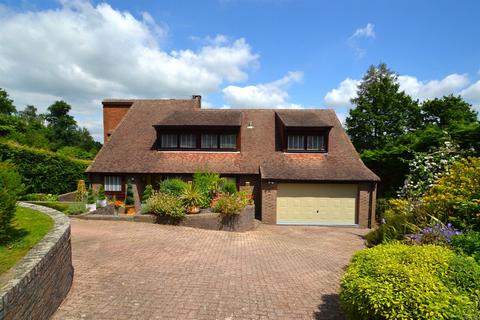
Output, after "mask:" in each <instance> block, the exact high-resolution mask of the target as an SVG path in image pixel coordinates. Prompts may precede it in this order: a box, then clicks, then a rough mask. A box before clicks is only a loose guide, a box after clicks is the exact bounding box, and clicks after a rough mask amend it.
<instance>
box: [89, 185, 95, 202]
mask: <svg viewBox="0 0 480 320" xmlns="http://www.w3.org/2000/svg"><path fill="white" fill-rule="evenodd" d="M87 203H88V204H94V203H95V194H94V193H93V189H92V188H90V189H88V196H87Z"/></svg>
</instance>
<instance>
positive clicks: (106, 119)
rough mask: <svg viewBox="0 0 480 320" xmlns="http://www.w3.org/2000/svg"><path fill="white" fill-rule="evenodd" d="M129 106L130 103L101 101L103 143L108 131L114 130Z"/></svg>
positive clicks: (106, 138)
mask: <svg viewBox="0 0 480 320" xmlns="http://www.w3.org/2000/svg"><path fill="white" fill-rule="evenodd" d="M130 106H131V103H127V104H125V103H113V102H104V103H103V143H105V142H107V140H108V135H109V133H112V132H113V130H115V128H116V127H117V126H118V124H119V123H120V121H121V120H122V118H123V117H124V116H125V114H126V113H127V112H128V109H129V108H130Z"/></svg>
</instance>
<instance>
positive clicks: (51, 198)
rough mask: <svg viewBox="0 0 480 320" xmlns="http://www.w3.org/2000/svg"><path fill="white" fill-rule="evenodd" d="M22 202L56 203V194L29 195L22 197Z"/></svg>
mask: <svg viewBox="0 0 480 320" xmlns="http://www.w3.org/2000/svg"><path fill="white" fill-rule="evenodd" d="M22 200H26V201H58V196H57V195H56V194H50V193H49V194H44V193H29V194H26V195H24V196H22Z"/></svg>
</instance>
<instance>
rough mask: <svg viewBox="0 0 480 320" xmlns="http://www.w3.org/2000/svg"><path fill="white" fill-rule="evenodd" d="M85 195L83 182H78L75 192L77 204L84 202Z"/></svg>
mask: <svg viewBox="0 0 480 320" xmlns="http://www.w3.org/2000/svg"><path fill="white" fill-rule="evenodd" d="M86 194H87V187H86V186H85V180H78V183H77V191H75V200H76V201H78V202H83V201H85V195H86Z"/></svg>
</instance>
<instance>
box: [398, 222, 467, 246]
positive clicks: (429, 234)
mask: <svg viewBox="0 0 480 320" xmlns="http://www.w3.org/2000/svg"><path fill="white" fill-rule="evenodd" d="M460 234H461V232H460V231H459V230H458V229H455V228H454V227H453V226H452V224H451V223H448V224H446V225H444V224H442V223H439V222H436V223H432V224H431V225H430V226H428V227H426V228H423V229H422V230H421V231H420V233H417V234H410V235H406V237H407V238H409V239H412V240H413V241H415V242H416V243H417V244H449V243H450V242H451V241H452V237H453V236H455V235H460Z"/></svg>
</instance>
